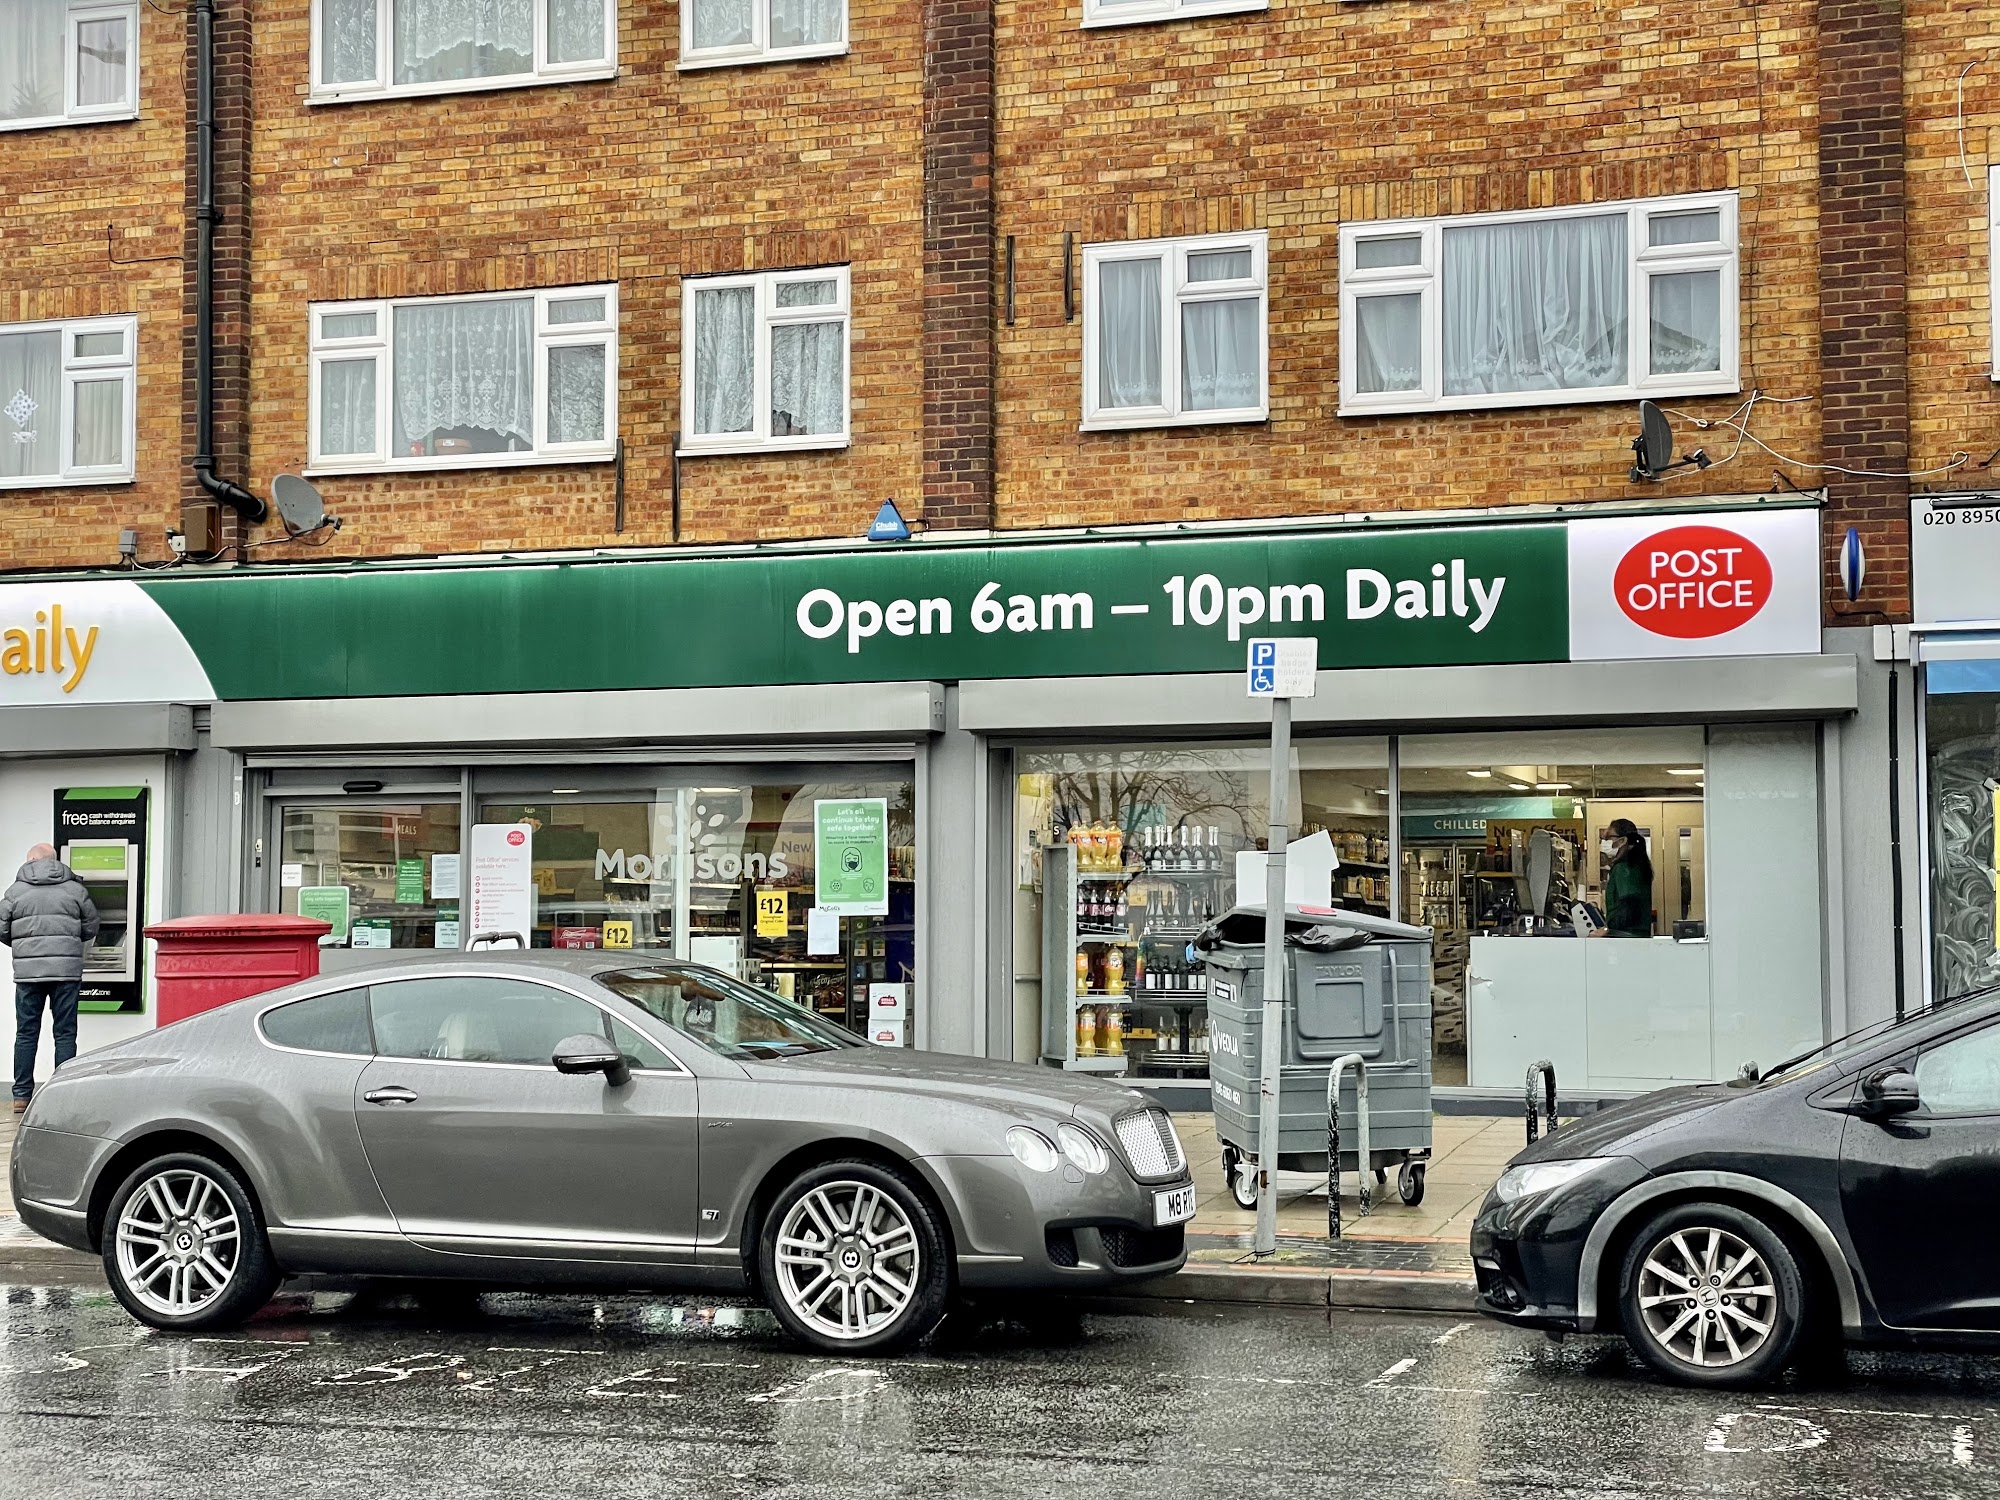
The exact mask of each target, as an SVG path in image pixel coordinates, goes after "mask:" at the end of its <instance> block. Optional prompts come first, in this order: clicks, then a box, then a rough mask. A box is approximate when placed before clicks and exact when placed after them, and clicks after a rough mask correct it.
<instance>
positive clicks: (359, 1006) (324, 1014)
mask: <svg viewBox="0 0 2000 1500" xmlns="http://www.w3.org/2000/svg"><path fill="white" fill-rule="evenodd" d="M260 1024H261V1025H262V1026H263V1028H264V1040H266V1041H267V1042H270V1043H271V1044H272V1045H273V1046H277V1047H296V1048H298V1049H299V1050H300V1051H302V1052H340V1053H345V1054H348V1055H350V1056H354V1057H373V1056H374V1055H375V1039H374V1035H373V1033H372V1032H371V1031H370V1030H369V1027H368V991H367V990H365V989H359V990H341V991H339V992H338V993H336V994H332V995H315V996H314V997H313V998H312V999H310V1000H294V1001H293V1002H292V1003H291V1004H290V1005H280V1006H278V1007H277V1008H276V1009H274V1010H267V1011H265V1012H264V1018H263V1021H262V1022H261V1023H260Z"/></svg>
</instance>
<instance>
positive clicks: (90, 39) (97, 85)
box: [76, 16, 131, 109]
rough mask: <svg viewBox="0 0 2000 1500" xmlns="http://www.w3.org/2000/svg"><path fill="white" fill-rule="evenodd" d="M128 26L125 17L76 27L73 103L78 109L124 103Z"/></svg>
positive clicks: (102, 19)
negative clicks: (74, 99)
mask: <svg viewBox="0 0 2000 1500" xmlns="http://www.w3.org/2000/svg"><path fill="white" fill-rule="evenodd" d="M130 24H131V23H130V22H129V21H127V20H126V18H125V17H124V16H104V17H101V18H99V19H96V20H89V21H79V22H77V23H76V102H77V104H78V105H79V106H80V107H81V108H84V109H91V108H94V107H96V106H98V105H104V104H122V103H123V102H124V100H125V79H126V76H127V75H126V67H125V63H126V55H127V54H126V49H127V47H128V46H129V45H130V43H131V38H130V36H129V35H128V28H129V26H130Z"/></svg>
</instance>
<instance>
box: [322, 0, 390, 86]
mask: <svg viewBox="0 0 2000 1500" xmlns="http://www.w3.org/2000/svg"><path fill="white" fill-rule="evenodd" d="M376 4H377V0H319V78H320V82H321V83H367V82H370V81H372V80H373V79H374V77H375V20H376Z"/></svg>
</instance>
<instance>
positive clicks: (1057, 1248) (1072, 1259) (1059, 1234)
mask: <svg viewBox="0 0 2000 1500" xmlns="http://www.w3.org/2000/svg"><path fill="white" fill-rule="evenodd" d="M1042 1246H1043V1248H1044V1249H1046V1250H1047V1251H1048V1252H1049V1264H1050V1265H1052V1266H1074V1265H1075V1264H1076V1263H1077V1253H1076V1231H1075V1230H1074V1229H1045V1230H1043V1231H1042Z"/></svg>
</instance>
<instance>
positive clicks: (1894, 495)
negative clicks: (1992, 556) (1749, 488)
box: [1819, 0, 1910, 623]
mask: <svg viewBox="0 0 2000 1500" xmlns="http://www.w3.org/2000/svg"><path fill="white" fill-rule="evenodd" d="M1819 24H1820V46H1819V55H1820V79H1819V94H1820V127H1819V130H1820V144H1819V220H1820V307H1819V323H1820V400H1821V413H1822V416H1821V446H1822V448H1823V450H1824V452H1825V462H1827V463H1828V464H1836V465H1839V466H1841V468H1843V469H1849V470H1858V471H1860V472H1857V473H1840V472H1831V471H1830V472H1828V474H1827V475H1826V488H1827V509H1826V525H1825V529H1824V540H1825V543H1826V549H1827V552H1826V555H1827V565H1828V570H1829V574H1828V576H1829V580H1831V578H1832V577H1833V574H1832V568H1833V565H1834V558H1835V557H1836V556H1837V550H1838V548H1839V546H1840V544H1841V542H1842V540H1843V538H1844V537H1845V534H1846V531H1847V528H1848V527H1850V526H1853V527H1855V528H1857V529H1858V530H1860V532H1861V533H1862V536H1863V539H1864V543H1865V545H1866V548H1867V552H1868V558H1869V564H1868V581H1867V587H1866V591H1865V593H1864V594H1863V596H1862V597H1861V599H1859V600H1858V601H1856V602H1855V603H1853V604H1849V603H1848V601H1847V599H1846V597H1845V595H1843V594H1840V593H1839V591H1838V588H1837V586H1836V585H1834V584H1832V583H1831V581H1830V582H1829V589H1828V597H1829V607H1830V609H1831V611H1832V613H1833V615H1834V616H1836V617H1838V618H1841V619H1842V620H1843V621H1844V622H1845V623H1861V622H1863V621H1871V620H1881V619H1887V618H1892V617H1893V618H1904V619H1907V618H1908V615H1909V608H1910V571H1909V550H1910V543H1909V495H1910V481H1909V480H1908V479H1906V478H1903V477H1901V475H1902V472H1903V471H1905V470H1907V469H1908V468H1909V467H1910V408H1909V395H1908V388H1907V357H1908V323H1907V320H1906V316H1905V309H1906V302H1905V289H1904V267H1905V232H1904V209H1903V195H1904V184H1903V7H1902V0H1822V3H1821V5H1820V8H1819Z"/></svg>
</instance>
